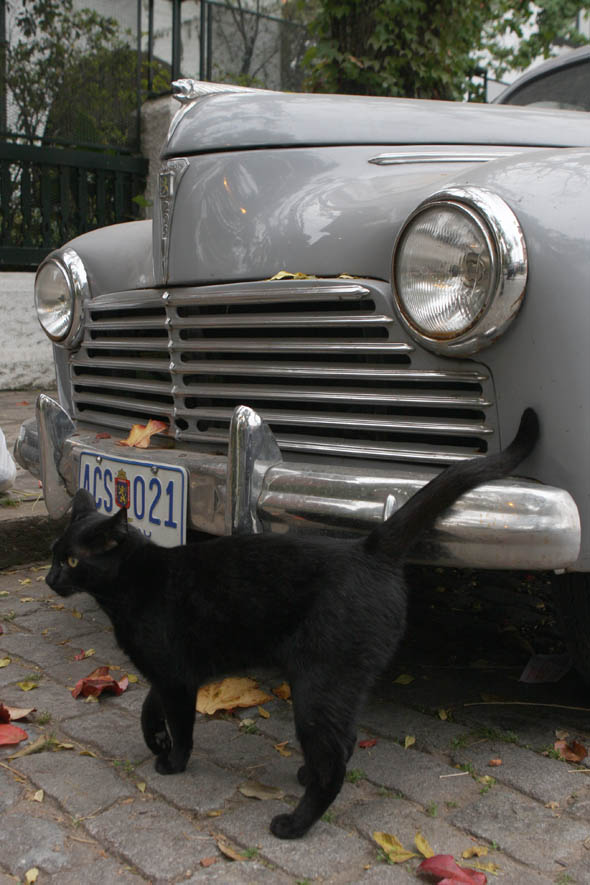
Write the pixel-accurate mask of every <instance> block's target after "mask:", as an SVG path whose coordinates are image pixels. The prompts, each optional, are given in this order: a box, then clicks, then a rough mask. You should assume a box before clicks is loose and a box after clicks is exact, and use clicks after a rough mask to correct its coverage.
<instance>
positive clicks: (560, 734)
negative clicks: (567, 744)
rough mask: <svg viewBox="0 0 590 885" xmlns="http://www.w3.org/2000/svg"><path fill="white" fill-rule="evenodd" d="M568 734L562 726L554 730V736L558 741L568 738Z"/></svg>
mask: <svg viewBox="0 0 590 885" xmlns="http://www.w3.org/2000/svg"><path fill="white" fill-rule="evenodd" d="M569 736H570V733H569V731H565V729H563V728H558V729H557V730H556V732H555V737H556V738H557V739H558V740H559V741H564V740H565V739H566V738H568V737H569Z"/></svg>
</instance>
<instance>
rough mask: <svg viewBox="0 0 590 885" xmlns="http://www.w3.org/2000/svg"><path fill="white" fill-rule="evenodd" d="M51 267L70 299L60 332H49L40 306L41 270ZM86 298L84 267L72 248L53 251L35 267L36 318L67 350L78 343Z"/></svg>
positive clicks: (81, 330)
mask: <svg viewBox="0 0 590 885" xmlns="http://www.w3.org/2000/svg"><path fill="white" fill-rule="evenodd" d="M50 265H53V267H54V268H55V269H56V270H57V271H58V273H60V274H61V275H62V277H63V280H64V283H65V290H66V293H67V296H66V297H67V298H68V300H69V306H68V307H67V311H68V313H69V317H68V320H67V324H66V325H65V326H64V328H63V330H62V329H60V330H59V331H55V330H54V331H52V330H51V327H50V326H49V324H45V323H44V322H43V314H44V310H45V311H46V310H47V308H44V309H41V305H40V281H41V278H42V274H43V271H44V270H46V269H47V267H48V266H50ZM89 297H90V287H89V284H88V276H87V274H86V268H85V267H84V264H83V262H82V259H81V258H80V256H79V255H78V253H77V252H75V251H74V249H60V250H58V251H57V252H52V253H51V254H50V255H48V256H47V258H45V259H44V260H43V261H42V262H41V264H40V265H39V267H38V268H37V273H36V275H35V308H36V310H37V317H38V319H39V323H40V324H41V328H42V329H43V331H44V332H45V334H46V335H47V337H48V338H49V339H50V340H51V341H52V342H53V343H54V344H58V345H60V346H62V347H68V348H72V347H75V346H76V344H78V342H79V341H80V339H81V337H82V332H83V326H82V317H83V308H84V303H85V301H86V300H87V298H89ZM57 307H58V302H56V309H57Z"/></svg>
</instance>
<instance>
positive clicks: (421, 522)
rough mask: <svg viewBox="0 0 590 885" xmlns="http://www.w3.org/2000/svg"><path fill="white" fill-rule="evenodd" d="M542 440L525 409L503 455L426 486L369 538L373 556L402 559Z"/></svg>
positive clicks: (460, 467) (467, 464)
mask: <svg viewBox="0 0 590 885" xmlns="http://www.w3.org/2000/svg"><path fill="white" fill-rule="evenodd" d="M538 438H539V419H538V417H537V413H536V412H535V411H534V409H525V410H524V412H523V414H522V418H521V419H520V426H519V428H518V432H517V434H516V436H515V437H514V439H513V441H512V442H511V443H510V445H509V446H508V447H507V448H506V449H504V450H503V451H501V452H497V453H496V454H493V455H487V456H486V457H484V458H475V459H473V460H470V461H460V462H458V463H457V464H452V465H451V466H450V467H447V468H446V469H445V470H443V471H442V472H441V473H439V474H438V476H436V477H435V478H434V479H433V480H431V481H430V482H429V483H427V484H426V485H425V486H423V487H422V488H421V489H420V490H419V491H418V492H416V494H415V495H413V496H412V497H411V498H410V500H409V501H407V502H406V503H405V504H404V505H403V507H400V509H399V510H396V512H395V513H394V514H393V515H392V516H390V517H389V519H388V520H386V522H383V523H382V524H381V525H379V526H378V527H377V528H375V529H373V531H372V532H371V533H370V534H369V535H368V536H367V538H366V539H365V544H366V548H367V550H369V551H370V552H372V553H383V554H385V555H386V556H391V557H399V556H403V555H404V554H405V553H406V552H407V551H408V550H410V548H411V547H412V545H413V544H414V542H415V541H416V540H417V539H418V537H419V536H420V534H421V533H422V532H423V531H424V530H425V529H427V528H429V527H430V526H431V525H432V523H433V522H434V521H435V519H436V518H437V516H438V515H439V514H440V513H442V512H443V511H444V510H446V509H447V507H450V506H451V504H453V503H454V502H455V501H456V500H457V498H459V497H460V496H461V495H463V494H464V493H465V492H468V491H470V489H473V488H475V487H476V486H479V485H482V483H486V482H491V480H494V479H500V478H501V477H503V476H507V475H508V474H509V473H511V471H512V470H514V468H515V467H517V466H518V465H519V464H520V462H521V461H523V460H524V459H525V458H526V457H527V455H529V454H530V453H531V452H532V450H533V448H534V446H535V443H536V442H537V439H538Z"/></svg>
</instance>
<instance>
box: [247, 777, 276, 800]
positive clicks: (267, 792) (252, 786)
mask: <svg viewBox="0 0 590 885" xmlns="http://www.w3.org/2000/svg"><path fill="white" fill-rule="evenodd" d="M238 790H239V791H240V793H241V794H242V795H243V796H247V797H248V798H249V799H284V797H285V793H284V790H280V789H279V788H278V787H269V786H267V785H266V784H261V783H260V782H259V781H244V783H243V784H240V786H239V787H238Z"/></svg>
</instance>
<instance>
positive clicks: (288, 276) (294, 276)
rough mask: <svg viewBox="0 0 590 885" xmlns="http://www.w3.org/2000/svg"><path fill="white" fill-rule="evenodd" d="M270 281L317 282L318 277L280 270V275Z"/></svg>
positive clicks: (277, 274)
mask: <svg viewBox="0 0 590 885" xmlns="http://www.w3.org/2000/svg"><path fill="white" fill-rule="evenodd" d="M269 279H270V280H317V277H314V276H310V275H309V274H307V273H301V271H298V272H297V273H291V272H290V271H288V270H279V272H278V273H276V274H275V275H274V277H270V278H269Z"/></svg>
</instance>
